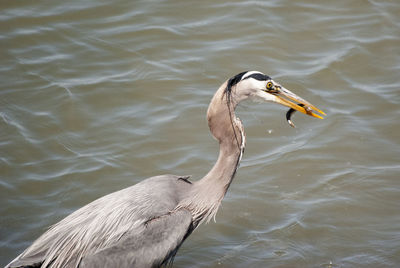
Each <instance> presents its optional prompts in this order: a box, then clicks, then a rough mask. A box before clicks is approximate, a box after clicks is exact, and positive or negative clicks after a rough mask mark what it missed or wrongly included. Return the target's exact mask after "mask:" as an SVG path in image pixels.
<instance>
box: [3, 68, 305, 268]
mask: <svg viewBox="0 0 400 268" xmlns="http://www.w3.org/2000/svg"><path fill="white" fill-rule="evenodd" d="M268 81H272V82H273V80H271V78H269V77H268V76H266V75H264V74H262V73H260V72H254V71H253V72H243V73H240V74H238V75H236V76H235V77H233V78H231V79H229V80H228V81H226V82H225V83H224V84H222V85H221V87H220V88H219V89H218V90H217V92H216V93H215V95H214V97H213V99H212V100H211V103H210V106H209V108H208V111H207V119H208V125H209V127H210V131H211V133H212V134H213V136H214V137H215V138H216V139H217V141H218V142H219V145H220V153H219V157H218V160H217V162H216V163H215V165H214V167H213V168H212V169H211V170H210V171H209V172H208V173H207V175H205V176H204V177H203V178H202V179H200V180H198V181H195V182H191V181H189V177H187V176H175V175H162V176H156V177H151V178H148V179H146V180H143V181H141V182H139V183H137V184H136V185H133V186H131V187H129V188H126V189H123V190H120V191H117V192H114V193H111V194H109V195H106V196H103V197H101V198H99V199H97V200H95V201H93V202H91V203H89V204H88V205H86V206H84V207H82V208H80V209H78V210H77V211H75V212H73V213H72V214H70V215H69V216H67V217H66V218H64V219H63V220H61V221H60V222H58V223H56V224H55V225H53V226H52V227H51V228H50V229H49V230H48V231H46V232H45V233H44V234H43V235H42V236H40V237H39V238H38V239H37V240H36V241H34V242H33V244H32V245H31V246H30V247H28V248H27V249H26V250H25V251H24V252H23V253H22V254H21V255H19V256H18V257H17V258H16V259H15V260H13V261H12V262H11V263H10V264H8V265H7V266H6V267H121V268H122V267H159V266H162V265H166V264H168V263H169V262H171V261H172V260H173V257H174V256H175V254H176V252H177V250H178V249H179V247H180V246H181V244H182V243H183V241H184V240H185V239H186V238H187V237H188V236H189V235H190V234H191V233H192V231H193V230H194V229H196V227H197V226H198V225H199V224H200V223H202V222H203V221H209V220H210V219H211V218H213V217H214V216H215V214H216V212H217V210H218V207H219V205H220V203H221V201H222V199H223V197H224V195H225V193H226V191H227V190H228V187H229V185H230V183H231V182H232V179H233V177H234V175H235V173H236V169H237V167H238V165H239V162H240V160H241V157H242V154H243V150H244V146H245V135H244V131H243V126H242V124H241V122H240V120H239V119H238V118H237V117H236V116H235V114H234V110H235V107H236V105H237V104H238V103H239V102H240V101H242V100H244V99H247V98H256V99H261V100H263V101H270V102H279V101H277V100H276V99H275V98H276V96H275V95H276V94H275V93H276V92H275V91H274V94H271V93H268V91H267V90H266V83H267V82H268ZM274 84H275V85H276V87H277V88H278V87H279V89H281V88H282V87H281V86H280V85H279V84H277V83H275V82H274ZM301 100H302V99H301ZM303 101H304V100H303ZM284 105H286V104H284Z"/></svg>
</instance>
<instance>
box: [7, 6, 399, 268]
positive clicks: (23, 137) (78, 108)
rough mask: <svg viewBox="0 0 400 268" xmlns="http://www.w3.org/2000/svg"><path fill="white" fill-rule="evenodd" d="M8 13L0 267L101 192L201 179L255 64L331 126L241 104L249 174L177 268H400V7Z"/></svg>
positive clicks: (242, 174)
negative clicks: (238, 89)
mask: <svg viewBox="0 0 400 268" xmlns="http://www.w3.org/2000/svg"><path fill="white" fill-rule="evenodd" d="M0 5H1V9H0V10H1V11H0V21H1V23H0V44H1V64H0V79H1V86H0V88H1V90H0V139H1V140H0V149H1V150H0V160H1V161H0V170H1V173H0V174H1V180H0V202H1V204H2V205H1V208H0V215H1V219H0V265H5V264H6V263H8V262H9V261H10V260H11V259H13V258H14V257H15V256H17V255H18V254H19V253H20V252H21V251H22V250H23V249H25V248H26V247H27V246H29V245H30V243H31V242H32V241H33V240H34V239H35V238H37V237H38V236H39V235H40V234H41V233H43V232H44V230H46V228H47V227H48V226H49V225H51V224H53V223H55V222H57V221H59V220H61V219H62V218H63V217H65V216H66V215H67V214H69V213H71V212H72V211H74V210H76V209H77V208H79V207H81V206H83V205H84V204H86V203H88V202H90V201H92V200H94V199H96V198H98V197H100V196H102V195H105V194H107V193H110V192H113V191H115V190H118V189H121V188H124V187H127V186H129V185H132V184H134V183H136V182H138V181H140V180H142V179H143V178H146V177H149V176H154V175H158V174H164V173H173V174H182V175H184V174H192V175H193V178H194V179H197V178H201V177H202V176H203V175H204V174H205V173H206V172H207V171H208V170H209V168H210V167H211V166H212V165H213V163H214V161H215V160H216V157H217V152H218V149H217V144H216V142H215V141H213V140H212V138H211V136H210V134H209V132H208V127H207V123H206V120H205V113H206V109H207V106H208V103H209V101H210V99H211V97H212V95H213V93H214V92H215V90H216V89H217V88H218V86H219V85H220V84H221V83H222V82H223V81H225V80H226V79H228V78H229V77H231V76H233V75H235V74H237V73H239V72H241V71H244V70H253V69H255V70H259V71H262V72H264V73H266V74H269V75H270V76H272V77H273V78H274V79H275V80H276V81H279V82H280V83H282V84H283V85H284V86H286V87H287V88H288V89H290V90H292V91H294V92H295V93H297V94H298V95H300V96H302V97H304V98H305V99H307V100H309V101H310V102H311V103H313V104H315V105H316V106H317V107H319V108H321V109H322V110H324V111H325V112H326V113H327V117H326V119H324V120H318V119H313V118H311V117H306V116H303V115H301V114H299V113H296V114H295V115H294V117H293V120H294V122H295V124H296V125H297V128H296V129H292V128H290V127H289V125H288V124H287V123H286V122H285V119H284V115H285V112H286V109H285V108H283V107H279V106H277V105H272V104H253V103H244V104H243V105H241V106H240V107H239V108H238V110H237V114H238V115H239V116H240V117H241V119H242V120H243V122H244V124H245V129H246V133H247V147H246V151H245V155H244V157H243V160H242V163H241V168H240V169H239V171H238V174H237V176H236V178H235V180H234V182H233V184H232V185H231V188H230V190H229V192H228V194H227V196H226V197H225V199H224V202H223V205H222V207H221V208H220V210H219V212H218V215H217V218H216V220H217V222H216V223H210V224H207V225H203V226H201V227H200V228H199V229H198V230H196V232H195V233H194V234H193V235H192V236H191V237H190V238H189V239H188V240H187V241H186V242H185V243H184V245H183V247H182V248H181V250H180V251H179V253H178V255H177V257H176V259H175V264H174V266H175V267H395V266H399V265H400V225H399V222H400V206H399V203H400V182H399V173H400V143H399V141H400V134H399V133H400V132H399V131H400V126H399V123H398V122H399V119H398V118H399V116H400V109H399V104H400V94H399V92H400V91H399V88H400V76H399V71H400V16H399V14H400V3H399V2H398V1H364V0H358V1H356V0H354V1H334V2H330V3H327V2H326V1H325V2H324V3H323V2H318V3H317V2H314V1H244V2H243V1H233V2H220V3H218V2H215V1H185V2H183V1H182V2H181V1H113V2H109V1H97V0H96V1H94V0H87V1H64V2H60V1H57V2H55V1H44V0H43V1H33V2H26V1H23V2H21V1H3V2H2V3H1V4H0Z"/></svg>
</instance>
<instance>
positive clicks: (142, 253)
mask: <svg viewBox="0 0 400 268" xmlns="http://www.w3.org/2000/svg"><path fill="white" fill-rule="evenodd" d="M192 231H193V226H192V216H191V214H190V212H189V211H187V210H186V209H180V210H177V211H173V212H171V213H168V214H166V215H163V216H160V217H157V218H154V219H152V220H150V221H148V222H147V223H146V227H145V229H144V230H143V232H141V233H139V234H138V233H128V234H126V235H124V237H123V238H122V239H121V241H120V242H118V243H117V244H116V245H114V246H111V247H109V248H106V249H103V250H101V251H99V252H97V253H96V254H94V255H91V256H86V257H84V258H83V259H82V262H81V264H80V265H79V267H84V268H91V267H121V268H124V267H159V266H161V265H164V264H167V263H168V262H169V261H172V260H173V257H174V256H175V254H176V252H177V250H178V249H179V247H180V246H181V244H182V243H183V241H184V240H185V239H186V237H187V236H188V235H189V234H190V233H191V232H192Z"/></svg>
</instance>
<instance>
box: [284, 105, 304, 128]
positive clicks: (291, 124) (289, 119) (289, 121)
mask: <svg viewBox="0 0 400 268" xmlns="http://www.w3.org/2000/svg"><path fill="white" fill-rule="evenodd" d="M298 105H299V106H301V107H304V105H303V104H301V103H300V104H298ZM307 110H308V109H307ZM294 112H296V110H295V109H293V108H290V109H289V111H287V113H286V120H287V122H288V123H289V125H290V126H291V127H293V128H295V127H296V126H295V125H294V124H293V122H292V120H291V118H292V115H293V113H294Z"/></svg>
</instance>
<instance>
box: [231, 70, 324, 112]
mask: <svg viewBox="0 0 400 268" xmlns="http://www.w3.org/2000/svg"><path fill="white" fill-rule="evenodd" d="M226 93H227V95H228V96H229V95H230V94H234V96H235V98H236V101H237V103H238V102H240V101H241V100H244V99H246V98H251V99H253V100H259V101H264V102H275V103H279V104H282V105H284V106H287V107H289V108H292V109H294V110H297V111H299V112H302V113H304V114H307V115H310V116H313V117H317V118H320V119H322V116H320V115H319V114H321V115H325V113H324V112H323V111H321V110H320V109H318V108H317V107H315V106H314V105H312V104H311V103H309V102H308V101H306V100H304V99H303V98H300V97H299V96H297V95H296V94H294V93H293V92H291V91H289V90H288V89H286V88H284V87H283V86H282V85H280V84H279V83H277V82H275V81H274V80H272V78H271V77H269V76H268V75H265V74H263V73H261V72H257V71H249V72H243V73H240V74H238V75H236V76H234V77H232V78H231V79H229V80H228V83H227V87H226ZM315 112H317V113H319V114H316V113H315Z"/></svg>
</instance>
